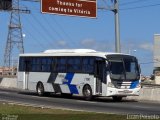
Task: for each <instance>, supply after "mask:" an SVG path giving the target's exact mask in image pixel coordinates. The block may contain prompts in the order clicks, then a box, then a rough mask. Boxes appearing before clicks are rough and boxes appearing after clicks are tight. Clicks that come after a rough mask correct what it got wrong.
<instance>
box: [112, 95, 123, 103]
mask: <svg viewBox="0 0 160 120" xmlns="http://www.w3.org/2000/svg"><path fill="white" fill-rule="evenodd" d="M112 98H113V101H115V102H120V101H122V98H123V97H121V96H113V97H112Z"/></svg>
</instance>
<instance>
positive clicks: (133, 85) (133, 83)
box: [130, 80, 139, 89]
mask: <svg viewBox="0 0 160 120" xmlns="http://www.w3.org/2000/svg"><path fill="white" fill-rule="evenodd" d="M138 84H139V80H136V81H133V82H132V83H131V86H130V89H134V88H136V87H137V85H138Z"/></svg>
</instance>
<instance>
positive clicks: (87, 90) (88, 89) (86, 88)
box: [83, 85, 93, 101]
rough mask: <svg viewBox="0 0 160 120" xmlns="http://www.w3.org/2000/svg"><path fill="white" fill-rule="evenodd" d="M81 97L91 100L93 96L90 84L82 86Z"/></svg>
mask: <svg viewBox="0 0 160 120" xmlns="http://www.w3.org/2000/svg"><path fill="white" fill-rule="evenodd" d="M83 97H84V98H85V100H88V101H89V100H92V98H93V96H92V88H91V87H90V85H85V86H84V87H83Z"/></svg>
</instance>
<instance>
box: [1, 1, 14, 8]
mask: <svg viewBox="0 0 160 120" xmlns="http://www.w3.org/2000/svg"><path fill="white" fill-rule="evenodd" d="M0 10H12V0H0Z"/></svg>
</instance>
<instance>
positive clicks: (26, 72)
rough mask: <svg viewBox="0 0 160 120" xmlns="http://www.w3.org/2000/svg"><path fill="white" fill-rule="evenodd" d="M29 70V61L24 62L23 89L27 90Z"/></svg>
mask: <svg viewBox="0 0 160 120" xmlns="http://www.w3.org/2000/svg"><path fill="white" fill-rule="evenodd" d="M29 68H30V61H25V71H24V78H23V89H25V90H27V89H28V83H29Z"/></svg>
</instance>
